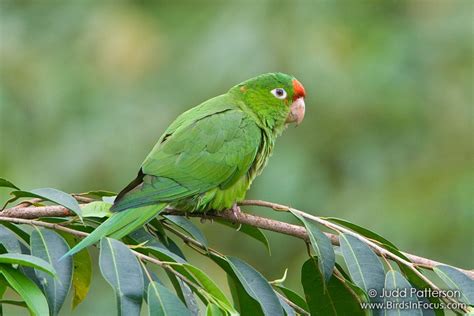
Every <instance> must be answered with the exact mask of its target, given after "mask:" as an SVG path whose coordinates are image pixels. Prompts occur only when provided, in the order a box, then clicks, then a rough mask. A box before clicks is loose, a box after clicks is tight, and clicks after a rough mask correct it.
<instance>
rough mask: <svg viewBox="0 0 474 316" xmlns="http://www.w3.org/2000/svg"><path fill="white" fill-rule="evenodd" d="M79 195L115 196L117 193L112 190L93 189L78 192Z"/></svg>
mask: <svg viewBox="0 0 474 316" xmlns="http://www.w3.org/2000/svg"><path fill="white" fill-rule="evenodd" d="M78 195H80V196H93V197H99V198H101V197H104V196H116V195H117V193H115V192H112V191H106V190H95V191H88V192H84V193H81V194H78Z"/></svg>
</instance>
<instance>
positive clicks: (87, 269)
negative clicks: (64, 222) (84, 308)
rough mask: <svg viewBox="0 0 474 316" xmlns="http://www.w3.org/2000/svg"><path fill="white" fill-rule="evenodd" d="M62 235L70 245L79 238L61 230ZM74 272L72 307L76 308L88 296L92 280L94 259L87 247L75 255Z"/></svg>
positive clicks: (74, 243)
mask: <svg viewBox="0 0 474 316" xmlns="http://www.w3.org/2000/svg"><path fill="white" fill-rule="evenodd" d="M60 235H61V236H63V238H64V239H65V240H66V242H67V243H68V245H69V247H70V248H71V247H74V246H75V245H76V244H77V242H78V238H76V237H74V236H73V235H70V234H67V233H64V232H60ZM73 266H74V270H73V274H72V289H73V298H72V309H75V308H76V307H77V306H78V305H79V304H80V303H82V301H83V300H84V299H85V298H86V296H87V293H88V292H89V288H90V285H91V281H92V260H91V256H90V254H89V251H88V250H87V249H83V250H81V251H79V252H78V253H76V254H75V255H74V256H73Z"/></svg>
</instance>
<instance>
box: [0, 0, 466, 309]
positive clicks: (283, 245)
mask: <svg viewBox="0 0 474 316" xmlns="http://www.w3.org/2000/svg"><path fill="white" fill-rule="evenodd" d="M473 6H474V2H472V1H339V2H329V1H216V2H197V1H190V2H171V1H155V2H152V1H102V2H93V1H70V2H61V1H39V0H38V1H6V0H2V1H0V35H1V38H0V44H1V45H0V53H1V60H0V61H1V62H0V76H1V83H0V153H1V155H0V175H1V176H4V177H6V178H7V179H10V180H11V181H13V182H14V183H16V184H17V185H19V186H21V187H22V188H27V189H28V188H36V187H55V188H58V189H61V190H64V191H68V192H82V191H88V190H92V189H107V190H113V191H119V190H120V189H121V188H122V187H123V186H124V185H125V184H127V183H128V181H129V180H131V179H132V178H133V177H134V176H135V174H136V171H137V170H138V167H139V165H140V163H141V162H142V160H143V159H144V157H145V156H146V154H147V153H148V151H149V150H150V149H151V148H152V146H153V145H154V143H155V141H156V140H157V139H158V137H159V136H160V134H161V133H162V132H163V131H164V129H165V128H166V127H167V126H168V125H169V124H170V122H171V121H172V120H173V119H174V118H175V117H176V116H177V115H179V114H180V113H181V112H183V111H185V110H186V109H188V108H190V107H192V106H194V105H197V104H199V103H200V102H202V101H204V100H206V99H208V98H211V97H213V96H215V95H218V94H221V93H224V92H226V91H227V89H229V88H230V87H231V86H233V85H235V84H237V83H239V82H240V81H243V80H245V79H247V78H250V77H253V76H255V75H258V74H261V73H265V72H273V71H281V72H286V73H290V74H293V75H295V76H296V77H297V78H298V79H299V80H300V81H301V82H302V83H303V84H304V85H305V87H306V91H307V98H306V105H307V112H306V118H305V121H304V122H303V124H302V125H300V126H299V127H298V128H294V127H290V128H289V129H288V130H287V131H286V132H285V133H284V135H283V136H282V137H281V138H280V139H279V140H278V142H277V146H276V150H275V152H274V155H273V157H272V158H271V159H270V162H269V164H268V166H267V168H266V170H265V171H264V173H263V174H262V175H261V176H260V177H259V178H258V179H257V180H256V181H255V182H254V185H253V187H252V189H251V191H250V192H249V194H248V197H249V198H259V199H264V200H269V201H274V202H279V203H284V204H290V205H292V206H294V207H297V208H299V209H302V210H305V211H308V212H311V213H313V214H318V215H325V216H337V217H342V218H344V219H347V220H350V221H353V222H355V223H357V224H360V225H362V226H365V227H367V228H370V229H373V230H375V231H376V232H379V233H380V234H382V235H383V236H385V237H386V238H388V239H389V240H391V241H392V242H394V243H395V244H397V245H398V246H399V247H400V248H401V249H403V250H405V251H407V252H411V253H416V254H418V255H421V256H427V257H430V258H432V259H436V260H439V261H443V262H446V263H448V264H452V265H456V266H460V267H463V268H473V263H474V258H473V250H472V249H474V247H473V246H474V245H473V239H472V226H473V220H474V219H473V213H474V212H473V211H474V210H473V198H472V195H473V193H474V192H473V191H474V189H473V180H474V172H473V170H474V169H473V168H472V167H473V157H474V155H473V153H474V148H473V142H472V138H473V135H474V129H473V111H472V104H473V89H472V88H473V59H472V56H473V46H474V43H473V24H472V23H473V22H472V20H473V12H474V10H473ZM0 193H2V192H0ZM5 198H6V196H5V194H3V196H2V199H3V200H5ZM248 211H255V212H258V214H262V215H264V216H271V217H273V218H278V219H282V220H286V221H293V220H292V218H291V217H289V216H287V215H285V214H275V213H274V212H272V211H268V210H263V209H258V210H257V209H254V210H248ZM201 227H202V229H203V230H204V231H205V233H206V235H207V237H208V239H209V240H210V244H211V246H212V247H215V248H217V249H219V250H221V251H222V252H223V253H226V254H229V255H234V256H240V257H242V258H243V259H244V260H246V261H248V262H249V263H251V264H252V265H254V266H255V267H256V268H257V269H259V270H260V271H261V272H262V273H263V274H264V275H265V276H266V277H267V278H268V279H276V278H279V277H281V276H282V274H283V272H284V270H285V268H288V269H289V274H288V279H287V282H286V284H287V285H289V286H290V287H294V288H296V289H297V290H298V291H301V288H300V287H299V285H298V283H299V278H300V275H299V274H300V273H299V270H300V266H301V264H302V263H303V261H304V260H305V257H306V256H307V255H306V248H305V246H304V244H303V243H302V242H301V241H298V240H295V239H292V238H290V237H286V236H281V235H277V234H273V233H268V236H269V238H270V241H271V245H272V255H271V257H269V255H268V254H267V253H266V252H265V251H264V249H263V248H262V246H261V245H259V244H257V243H256V242H254V241H252V240H250V239H248V237H245V236H243V235H241V234H239V233H237V232H233V231H231V230H230V229H226V228H222V227H220V226H219V224H215V223H214V224H210V223H207V224H205V225H201ZM186 253H187V255H188V256H189V257H190V258H191V261H193V262H195V263H196V264H197V265H198V266H201V267H203V268H204V269H206V270H207V271H208V272H210V273H211V274H212V275H214V276H215V278H216V279H218V280H219V281H220V283H221V284H223V283H224V280H225V279H224V275H223V274H222V273H221V272H219V271H218V270H217V269H215V267H214V266H212V265H211V264H210V263H209V261H208V260H206V259H205V258H201V257H198V256H196V255H194V254H193V253H192V252H190V251H187V252H186ZM95 274H96V278H95V279H94V283H93V286H92V290H91V294H90V296H89V298H88V299H87V300H86V302H85V303H83V304H82V305H81V306H79V308H78V309H77V310H76V311H75V312H74V313H73V314H74V315H90V314H92V313H95V314H98V313H102V315H110V314H114V313H115V312H114V308H113V307H112V305H113V304H114V296H113V293H112V290H111V289H110V288H109V287H108V285H107V284H106V283H105V282H104V281H103V280H102V279H101V278H100V277H99V275H98V269H95ZM12 310H15V311H18V310H17V309H12ZM62 314H63V315H68V314H70V311H69V307H66V308H65V309H64V310H63V313H62Z"/></svg>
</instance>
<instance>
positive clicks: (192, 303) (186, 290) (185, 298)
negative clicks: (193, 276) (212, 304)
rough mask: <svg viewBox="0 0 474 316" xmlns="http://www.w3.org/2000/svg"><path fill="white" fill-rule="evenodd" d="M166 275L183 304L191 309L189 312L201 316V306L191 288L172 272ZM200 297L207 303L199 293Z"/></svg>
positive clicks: (167, 272) (194, 315)
mask: <svg viewBox="0 0 474 316" xmlns="http://www.w3.org/2000/svg"><path fill="white" fill-rule="evenodd" d="M166 275H167V276H168V278H169V279H170V281H171V284H172V285H173V287H174V289H175V291H176V295H177V296H178V297H179V299H180V300H181V301H182V302H184V303H185V305H186V307H187V308H188V309H189V312H190V313H191V314H192V315H193V316H197V315H199V306H198V303H197V301H196V297H195V296H194V292H193V291H192V290H191V288H190V287H189V286H188V285H187V284H186V283H185V282H183V281H182V280H181V279H180V278H178V277H177V276H176V275H175V274H173V273H171V272H170V271H168V270H166ZM198 295H199V297H200V298H202V299H203V301H207V300H206V299H205V298H204V297H202V295H200V293H199V292H198Z"/></svg>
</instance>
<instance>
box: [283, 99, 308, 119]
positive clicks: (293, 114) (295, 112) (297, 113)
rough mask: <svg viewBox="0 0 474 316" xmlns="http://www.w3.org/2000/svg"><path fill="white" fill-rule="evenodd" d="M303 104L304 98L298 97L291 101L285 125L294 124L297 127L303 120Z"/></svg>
mask: <svg viewBox="0 0 474 316" xmlns="http://www.w3.org/2000/svg"><path fill="white" fill-rule="evenodd" d="M304 111H305V104H304V98H303V97H300V98H298V99H296V100H295V101H293V103H292V104H291V107H290V113H288V116H287V117H286V121H285V123H295V122H296V125H297V126H298V125H299V124H300V123H301V122H302V121H303V119H304Z"/></svg>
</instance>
